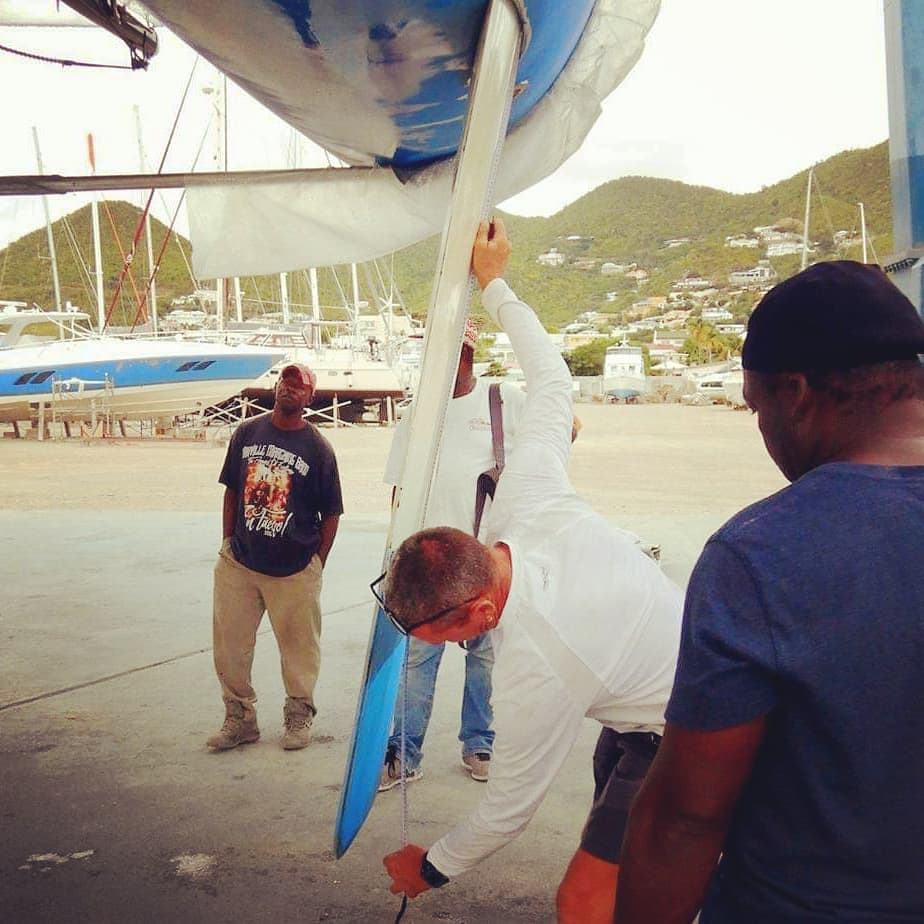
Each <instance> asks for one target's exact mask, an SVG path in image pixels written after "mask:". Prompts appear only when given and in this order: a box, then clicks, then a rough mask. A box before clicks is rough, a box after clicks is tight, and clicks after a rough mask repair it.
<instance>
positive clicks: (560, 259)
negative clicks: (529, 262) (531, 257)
mask: <svg viewBox="0 0 924 924" xmlns="http://www.w3.org/2000/svg"><path fill="white" fill-rule="evenodd" d="M565 259H566V258H565V255H564V254H563V253H562V252H561V251H560V250H558V249H557V248H556V247H552V248H550V249H549V250H548V251H547V252H546V253H541V254H539V256H538V257H536V262H537V263H538V264H539V265H540V266H564V265H565Z"/></svg>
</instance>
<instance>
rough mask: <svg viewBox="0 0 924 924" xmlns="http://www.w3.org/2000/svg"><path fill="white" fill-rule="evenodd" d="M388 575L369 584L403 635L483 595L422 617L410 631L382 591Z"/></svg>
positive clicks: (380, 604) (385, 574)
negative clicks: (424, 617) (389, 604)
mask: <svg viewBox="0 0 924 924" xmlns="http://www.w3.org/2000/svg"><path fill="white" fill-rule="evenodd" d="M387 576H388V572H387V571H386V572H385V573H384V574H382V575H380V576H379V577H377V578H376V579H375V580H374V581H373V582H372V583H371V584H370V585H369V589H370V590H371V591H372V596H373V597H375V600H376V603H378V605H379V606H380V607H381V608H382V612H383V613H384V614H385V615H386V616H387V617H388V619H389V621H390V622H391V624H392V625H393V626H394V627H395V629H396V630H397V631H398V632H399V633H400V634H401V635H410V634H411V632H413V631H414V629H419V628H420V627H421V626H425V625H427V624H428V623H431V622H436V621H437V620H438V619H442V618H443V617H444V616H446V615H448V614H449V613H451V612H452V611H453V610H458V609H460V608H461V607H463V606H468V604H469V603H474V602H475V601H476V600H477V599H478V598H479V597H480V596H481V594H476V595H475V596H474V597H469V598H468V600H463V601H462V602H461V603H454V604H453V605H452V606H447V607H446V609H444V610H440V611H439V612H438V613H434V614H433V615H432V616H428V617H427V618H426V619H421V620H420V622H416V623H414V625H413V626H411V629H410V631H408V630H407V629H405V628H404V626H403V625H401V622H400V621H399V619H398V617H397V615H395V612H394V610H390V609H389V608H388V604H387V603H386V602H385V594H384V593H383V592H382V587H383V585H384V583H385V578H386V577H387Z"/></svg>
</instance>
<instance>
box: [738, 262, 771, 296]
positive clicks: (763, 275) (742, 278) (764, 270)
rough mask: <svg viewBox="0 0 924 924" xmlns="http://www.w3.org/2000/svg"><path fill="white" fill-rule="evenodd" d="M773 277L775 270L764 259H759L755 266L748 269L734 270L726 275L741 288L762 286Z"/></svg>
mask: <svg viewBox="0 0 924 924" xmlns="http://www.w3.org/2000/svg"><path fill="white" fill-rule="evenodd" d="M774 279H776V270H775V269H774V268H773V267H772V266H771V265H770V264H769V263H768V262H767V261H766V260H761V261H760V262H759V263H758V264H757V266H752V267H751V268H750V269H744V270H735V271H734V272H733V273H729V275H728V281H729V282H730V283H731V284H732V285H733V286H741V288H742V289H753V288H757V287H759V286H764V285H767V284H768V283H770V282H771V281H772V280H774Z"/></svg>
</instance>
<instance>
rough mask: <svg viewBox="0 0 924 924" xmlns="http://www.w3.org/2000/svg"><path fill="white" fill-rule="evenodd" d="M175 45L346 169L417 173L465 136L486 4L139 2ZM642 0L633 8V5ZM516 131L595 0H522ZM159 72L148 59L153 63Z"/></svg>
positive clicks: (407, 0)
mask: <svg viewBox="0 0 924 924" xmlns="http://www.w3.org/2000/svg"><path fill="white" fill-rule="evenodd" d="M145 5H146V6H148V7H149V8H150V9H151V10H152V11H153V12H154V14H155V15H156V16H157V17H158V18H159V19H161V20H162V21H163V22H164V23H165V24H166V25H167V26H168V27H169V28H170V29H171V30H172V31H173V32H175V33H176V34H177V35H178V36H179V37H180V38H181V39H183V41H185V42H187V43H188V44H189V45H191V46H192V47H193V48H195V49H196V50H197V51H198V52H199V53H200V54H201V55H202V56H203V57H204V58H206V59H207V60H209V61H210V62H211V63H212V64H214V65H215V66H216V67H217V68H218V69H219V70H221V71H222V72H224V73H225V74H227V75H228V77H230V78H231V79H232V80H234V82H235V83H237V84H239V85H240V86H241V87H242V88H243V89H245V90H246V91H247V92H248V93H250V94H251V95H252V96H253V97H254V98H255V99H257V100H259V101H260V102H261V103H263V104H264V105H265V106H266V107H267V108H268V109H270V110H271V111H273V112H275V113H276V114H277V115H278V116H280V117H281V118H283V119H284V120H285V121H287V122H288V123H289V124H291V125H293V126H294V127H295V128H297V129H299V130H300V131H301V132H303V133H304V134H305V135H306V136H307V137H309V138H311V139H312V140H313V141H316V142H317V143H318V144H320V145H321V146H322V147H324V148H325V149H326V150H328V151H330V152H331V153H333V154H335V155H336V156H337V157H339V158H341V159H342V160H344V161H346V162H347V163H350V164H355V165H371V164H380V165H385V166H392V167H395V168H396V169H399V170H408V169H415V168H418V167H421V166H425V165H426V164H429V163H432V162H433V161H434V160H438V159H440V158H444V157H449V156H452V155H453V154H454V153H455V152H456V150H457V149H458V146H459V142H460V139H461V137H462V129H463V123H464V119H465V109H466V106H467V102H468V91H469V85H470V80H471V76H472V65H473V62H474V58H475V51H476V48H477V44H478V39H479V35H480V30H481V25H482V22H483V20H484V16H485V11H486V9H487V5H488V4H487V2H486V0H455V2H453V3H445V2H443V3H433V2H429V0H385V2H382V0H312V2H311V3H310V4H308V3H305V2H303V0H225V2H224V3H222V4H221V8H220V22H219V21H218V17H216V6H215V4H214V3H210V2H209V3H206V2H190V0H146V4H145ZM635 5H636V6H637V5H638V4H637V3H636V4H635ZM519 7H520V8H521V9H522V11H524V12H525V17H526V20H525V34H526V35H527V37H528V44H527V46H526V49H525V52H524V53H523V55H522V57H521V59H520V62H519V67H518V70H517V83H518V93H517V96H516V98H515V100H514V102H513V107H512V110H511V118H510V125H511V126H515V125H517V124H518V123H519V121H520V120H521V119H522V118H523V117H524V116H525V115H526V114H527V113H528V112H529V111H530V110H531V109H532V108H533V107H534V106H535V105H536V103H538V101H539V100H540V99H542V97H543V96H544V95H545V93H546V92H547V91H548V90H549V88H550V87H551V86H552V84H553V83H554V82H555V80H556V78H557V77H558V75H559V74H560V73H561V71H562V69H563V68H564V66H565V64H566V63H567V61H568V58H569V57H570V55H571V53H572V51H573V50H574V48H575V46H576V45H577V43H578V41H579V40H580V38H581V34H582V32H583V30H584V27H585V25H586V24H587V20H588V17H589V16H590V13H591V11H592V10H593V7H594V0H569V3H568V4H567V5H566V6H564V7H563V5H562V4H561V3H560V2H559V0H524V2H522V3H520V4H519ZM155 66H156V62H155Z"/></svg>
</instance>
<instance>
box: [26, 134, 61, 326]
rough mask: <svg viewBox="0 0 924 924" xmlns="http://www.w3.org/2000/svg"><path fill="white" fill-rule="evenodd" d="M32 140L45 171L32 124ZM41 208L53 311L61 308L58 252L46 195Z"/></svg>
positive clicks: (42, 170) (39, 166)
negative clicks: (45, 233) (43, 218)
mask: <svg viewBox="0 0 924 924" xmlns="http://www.w3.org/2000/svg"><path fill="white" fill-rule="evenodd" d="M32 140H33V142H34V143H35V162H36V164H38V172H39V173H40V174H42V173H44V172H45V168H44V167H43V166H42V149H41V148H40V147H39V139H38V129H37V128H36V127H35V126H34V125H33V126H32ZM42 208H43V209H44V210H45V230H46V231H47V232H48V256H49V257H50V259H51V281H52V283H53V284H54V287H55V311H60V310H61V281H60V279H59V278H58V253H57V251H56V250H55V236H54V234H52V231H51V215H50V214H49V212H48V196H42Z"/></svg>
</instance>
